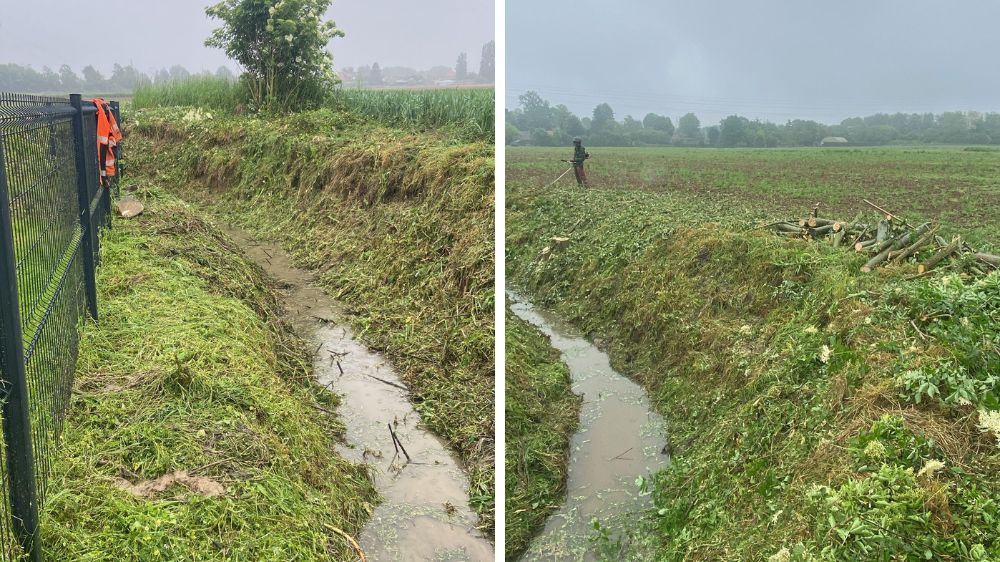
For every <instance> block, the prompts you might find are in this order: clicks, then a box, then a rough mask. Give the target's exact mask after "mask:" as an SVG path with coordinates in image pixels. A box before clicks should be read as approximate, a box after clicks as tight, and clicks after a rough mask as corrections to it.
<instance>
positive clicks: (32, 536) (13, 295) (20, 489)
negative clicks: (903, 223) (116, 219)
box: [0, 135, 42, 562]
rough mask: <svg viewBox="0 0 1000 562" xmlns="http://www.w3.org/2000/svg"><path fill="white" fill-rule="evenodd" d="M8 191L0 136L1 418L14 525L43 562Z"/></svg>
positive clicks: (28, 550) (26, 548) (28, 552)
mask: <svg viewBox="0 0 1000 562" xmlns="http://www.w3.org/2000/svg"><path fill="white" fill-rule="evenodd" d="M8 189H9V185H8V182H7V172H6V166H5V164H4V154H3V135H0V369H2V371H0V378H2V381H0V384H2V385H3V390H4V391H5V394H6V396H5V397H4V401H3V409H2V415H3V437H4V440H5V441H6V442H7V471H8V477H9V479H10V483H9V486H10V510H11V519H12V521H11V523H12V526H13V528H14V533H15V534H16V535H17V539H18V542H20V544H21V548H22V549H23V550H24V552H25V554H26V555H27V556H28V560H31V561H33V562H41V559H42V549H41V543H40V541H39V539H38V497H37V488H36V487H35V462H34V456H33V454H32V451H31V418H30V414H29V411H28V381H27V374H26V370H25V366H24V341H23V339H22V334H21V314H20V312H19V309H18V300H17V299H18V297H17V256H15V255H14V226H13V224H12V220H11V215H10V194H9V193H8Z"/></svg>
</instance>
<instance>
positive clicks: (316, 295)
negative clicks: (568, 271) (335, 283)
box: [224, 226, 493, 562]
mask: <svg viewBox="0 0 1000 562" xmlns="http://www.w3.org/2000/svg"><path fill="white" fill-rule="evenodd" d="M224 230H225V232H226V234H228V235H229V236H230V237H231V238H232V239H233V240H235V241H236V242H237V243H238V244H239V245H240V247H241V248H242V249H243V250H244V252H246V254H247V255H248V256H249V257H250V258H251V259H253V260H254V261H255V262H256V263H257V264H259V265H260V266H261V267H262V268H263V269H264V270H265V271H266V272H267V273H268V274H270V275H271V276H272V277H274V278H276V279H277V280H278V281H279V282H280V283H281V284H282V285H284V287H285V293H286V296H285V299H284V303H283V304H284V305H285V309H286V310H287V311H288V314H289V316H290V318H291V322H292V325H293V326H294V327H295V330H296V332H297V333H298V334H299V335H300V336H301V337H302V338H304V339H305V340H306V341H309V342H312V345H313V348H314V349H316V353H315V354H314V357H313V368H314V371H315V376H316V379H317V380H318V381H319V383H320V384H322V385H324V386H327V387H328V388H330V389H331V390H333V391H334V392H336V393H337V394H339V395H341V397H342V403H341V406H340V408H338V412H337V413H338V415H339V416H340V418H341V419H342V420H343V422H344V425H345V426H346V427H347V431H346V439H347V442H348V443H349V444H350V446H339V447H338V452H339V453H340V454H341V455H342V456H344V457H345V458H347V459H350V460H352V461H354V462H357V463H366V464H369V465H370V466H371V467H372V468H373V472H374V480H375V488H376V489H377V490H378V492H379V494H380V495H381V496H382V503H381V504H379V505H378V507H376V508H375V512H374V513H373V514H372V517H371V519H370V520H369V522H368V523H367V524H366V525H365V528H364V530H363V532H362V534H361V537H359V542H360V543H361V547H362V550H364V552H365V554H366V556H367V558H368V560H371V561H373V562H382V561H395V560H399V561H411V560H412V561H418V560H420V561H424V560H470V561H477V562H478V561H486V560H493V546H492V545H491V544H490V543H489V541H487V540H486V539H484V538H483V537H481V536H480V535H479V533H478V532H477V531H476V530H475V524H476V515H475V513H474V512H473V511H472V510H471V509H470V508H469V496H468V488H469V483H468V478H467V477H466V474H465V472H464V471H463V470H462V469H461V467H460V466H459V464H458V462H457V460H456V459H455V457H454V456H453V455H452V454H451V452H450V451H449V450H448V449H447V447H446V446H445V445H444V443H442V441H441V440H440V439H438V438H437V436H435V435H434V434H433V433H431V432H429V431H427V430H425V429H423V428H422V427H421V426H420V416H419V415H418V414H417V412H416V411H415V410H414V409H413V405H412V404H410V402H409V399H408V396H407V395H408V393H407V392H406V391H405V390H404V388H405V387H404V386H403V383H402V381H401V380H400V378H399V376H398V375H397V374H396V372H395V371H394V370H393V368H392V366H391V365H390V364H389V363H388V362H387V361H386V360H385V358H384V357H382V356H381V355H379V354H377V353H373V352H372V351H370V350H369V349H368V348H366V347H365V346H364V345H363V344H361V343H360V342H358V341H356V340H355V339H354V336H353V334H352V332H351V329H350V328H349V327H347V322H346V319H345V314H344V312H343V310H342V309H341V307H339V306H338V304H337V303H336V301H334V300H333V299H331V298H330V297H328V296H327V295H326V294H325V293H323V291H322V290H321V289H320V288H318V287H316V286H315V285H313V284H312V275H311V274H310V273H308V272H306V271H304V270H301V269H298V268H296V267H294V266H293V265H292V264H291V261H290V260H289V258H288V256H287V255H286V254H285V253H284V252H283V251H282V250H281V249H280V248H278V247H277V246H274V245H270V244H267V243H264V242H260V241H256V240H254V239H252V238H251V237H250V235H249V234H248V233H246V232H244V231H241V230H238V229H235V228H234V227H232V226H230V227H229V228H226V229H224ZM389 424H392V426H393V430H394V431H395V432H396V435H397V437H398V438H399V440H400V442H401V443H402V446H403V448H404V449H405V450H406V452H407V453H408V454H409V456H410V457H411V459H412V462H407V461H406V458H405V457H404V456H403V455H402V453H400V454H398V455H397V454H396V449H395V445H394V444H393V441H392V437H391V435H390V433H389V427H388V426H389Z"/></svg>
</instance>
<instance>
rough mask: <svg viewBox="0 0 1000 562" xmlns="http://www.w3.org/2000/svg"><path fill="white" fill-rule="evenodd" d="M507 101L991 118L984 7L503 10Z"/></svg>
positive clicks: (630, 110)
mask: <svg viewBox="0 0 1000 562" xmlns="http://www.w3.org/2000/svg"><path fill="white" fill-rule="evenodd" d="M506 5H507V8H506V23H507V32H506V33H507V104H508V107H512V106H513V105H515V104H516V103H517V96H518V95H519V94H521V93H523V92H524V91H526V90H536V91H538V92H539V93H540V94H541V95H542V97H544V98H547V99H548V100H549V101H550V102H552V103H553V104H559V103H563V104H565V105H567V106H568V107H569V108H570V109H571V110H573V111H574V112H576V113H577V114H578V115H588V116H589V115H590V114H591V113H592V110H593V108H594V106H595V105H597V104H598V103H600V102H605V101H606V102H608V103H610V104H611V106H612V107H613V108H614V110H615V117H616V118H617V119H619V120H621V119H622V118H624V117H625V115H627V114H632V115H633V116H634V117H636V118H639V119H641V118H642V117H643V116H644V115H645V114H646V113H648V112H650V111H652V112H656V113H662V114H666V115H669V116H671V117H672V118H673V119H674V121H675V122H676V120H677V117H679V116H680V115H683V114H684V113H686V112H688V111H693V112H695V113H696V114H697V115H698V116H699V117H700V118H701V120H702V123H715V122H718V121H719V120H720V119H721V118H722V117H725V116H727V115H730V114H732V113H738V114H741V115H744V116H746V117H750V118H758V117H759V118H765V119H769V120H772V121H775V122H779V123H783V122H785V121H786V120H788V119H792V118H797V117H800V118H809V119H817V120H819V121H822V122H826V123H837V122H840V120H841V119H843V118H845V117H850V116H859V115H868V114H871V113H876V112H879V111H885V112H896V111H905V112H926V111H931V112H941V111H947V110H978V111H1000V72H998V68H1000V62H998V60H997V57H998V56H1000V32H998V31H997V29H998V28H997V26H998V24H1000V2H997V1H993V0H948V1H945V0H934V1H931V0H825V1H820V0H816V1H811V0H810V1H804V0H754V1H752V2H747V1H739V0H702V1H698V2H695V1H692V0H573V1H572V2H555V3H554V2H538V1H534V0H507V4H506Z"/></svg>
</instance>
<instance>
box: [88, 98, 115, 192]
mask: <svg viewBox="0 0 1000 562" xmlns="http://www.w3.org/2000/svg"><path fill="white" fill-rule="evenodd" d="M90 101H92V102H94V105H95V106H97V162H98V167H99V168H100V170H101V177H108V178H113V177H114V176H115V173H116V170H117V166H116V164H117V162H116V161H115V147H116V146H118V141H120V140H121V139H122V131H121V129H119V128H118V120H116V119H115V114H114V113H112V112H111V106H109V105H108V104H107V102H105V101H104V100H103V99H101V98H94V99H92V100H90Z"/></svg>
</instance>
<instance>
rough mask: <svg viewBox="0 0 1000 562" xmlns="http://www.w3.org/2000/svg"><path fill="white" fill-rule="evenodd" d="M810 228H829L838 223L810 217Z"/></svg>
mask: <svg viewBox="0 0 1000 562" xmlns="http://www.w3.org/2000/svg"><path fill="white" fill-rule="evenodd" d="M808 222H809V226H811V227H813V228H815V227H817V226H829V225H831V224H833V223H835V222H837V221H834V220H830V219H821V218H817V217H809V221H808Z"/></svg>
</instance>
